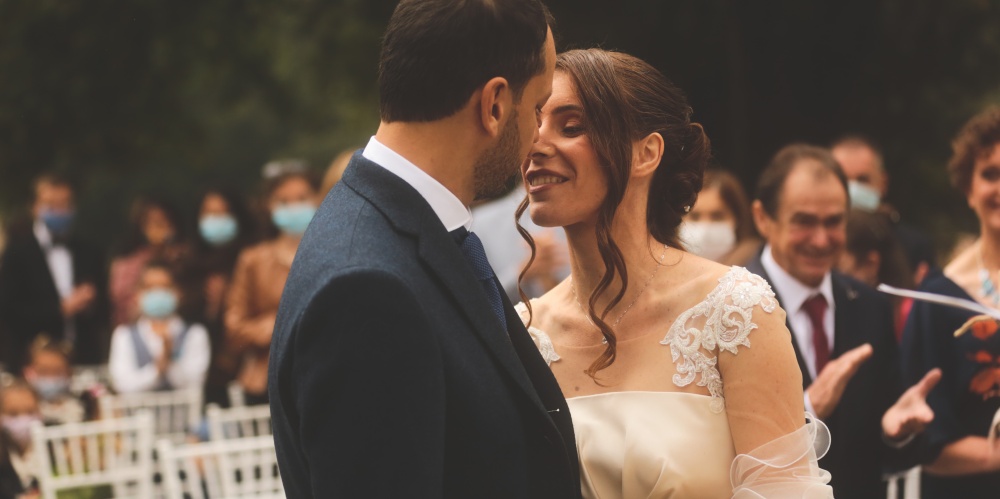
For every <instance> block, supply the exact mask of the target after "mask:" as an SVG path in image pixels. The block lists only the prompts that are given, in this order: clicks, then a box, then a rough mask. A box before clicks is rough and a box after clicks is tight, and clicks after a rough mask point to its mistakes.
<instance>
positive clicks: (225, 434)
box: [205, 404, 271, 440]
mask: <svg viewBox="0 0 1000 499" xmlns="http://www.w3.org/2000/svg"><path fill="white" fill-rule="evenodd" d="M205 417H206V419H208V438H209V440H222V439H228V438H244V437H259V436H262V435H271V407H270V406H267V405H253V406H244V407H230V408H228V409H222V408H220V407H219V406H218V405H215V404H209V406H208V408H207V409H206V411H205Z"/></svg>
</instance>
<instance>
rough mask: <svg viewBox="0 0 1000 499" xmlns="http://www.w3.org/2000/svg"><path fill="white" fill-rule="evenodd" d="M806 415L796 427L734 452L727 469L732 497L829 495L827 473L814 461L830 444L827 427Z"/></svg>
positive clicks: (752, 498) (769, 497)
mask: <svg viewBox="0 0 1000 499" xmlns="http://www.w3.org/2000/svg"><path fill="white" fill-rule="evenodd" d="M806 418H807V422H806V424H805V425H804V426H802V427H801V428H799V429H798V430H796V431H794V432H792V433H789V434H787V435H784V436H782V437H778V438H776V439H774V440H772V441H770V442H767V443H766V444H764V445H761V446H760V447H757V448H756V449H754V450H752V451H750V452H748V453H746V454H739V455H737V456H736V459H734V460H733V464H732V467H731V468H730V472H729V477H730V481H731V482H732V485H733V498H734V499H755V498H768V499H785V498H789V499H790V498H808V499H812V498H832V497H833V489H832V488H830V486H829V485H828V483H829V482H830V473H829V472H828V471H825V470H823V469H821V468H820V467H819V464H818V461H819V459H820V458H822V457H823V456H824V455H825V454H826V451H827V450H829V448H830V431H829V430H828V429H827V427H826V425H825V424H823V422H822V421H820V420H818V419H813V418H812V417H810V416H809V414H808V413H806Z"/></svg>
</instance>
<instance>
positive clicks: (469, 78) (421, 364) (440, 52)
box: [269, 0, 580, 498]
mask: <svg viewBox="0 0 1000 499" xmlns="http://www.w3.org/2000/svg"><path fill="white" fill-rule="evenodd" d="M554 67H555V47H554V45H553V41H552V34H551V31H550V30H549V29H548V23H547V12H546V10H545V7H544V6H543V5H542V4H541V3H540V2H539V1H538V0H465V1H457V0H402V1H401V2H400V3H399V5H398V6H397V7H396V10H395V12H394V13H393V15H392V18H391V19H390V21H389V25H388V28H387V31H386V33H385V37H384V39H383V46H382V54H381V60H380V61H379V97H380V104H381V118H382V121H381V124H380V126H379V128H378V131H377V133H376V134H375V136H374V137H373V138H372V139H371V141H370V142H369V143H368V145H367V147H366V148H365V149H364V151H363V152H359V153H358V154H356V155H355V156H354V158H353V159H352V160H351V163H350V165H349V166H348V168H347V171H346V172H345V173H344V176H343V180H342V181H341V182H340V183H339V184H338V185H337V186H336V187H335V188H334V189H333V190H332V191H331V192H330V194H329V195H328V196H327V198H326V200H325V201H324V202H323V205H322V206H321V207H320V209H319V212H318V213H317V214H316V216H315V218H314V219H313V222H312V224H311V225H310V227H309V230H308V231H307V232H306V234H305V236H304V237H303V239H302V243H301V245H300V246H299V250H298V255H297V256H296V259H295V263H294V265H293V266H292V270H291V273H290V275H289V277H288V282H287V285H286V286H285V291H284V295H283V297H282V300H281V308H280V310H279V312H278V317H277V321H276V324H275V329H274V337H273V340H272V345H271V364H270V373H269V390H270V397H271V411H272V418H273V425H274V439H275V444H276V446H277V452H278V462H279V466H280V469H281V475H282V480H283V483H284V486H285V490H286V493H287V494H288V497H291V498H306V497H309V498H311V497H324V498H326V497H347V498H355V497H364V498H381V497H385V498H398V497H406V498H423V497H427V498H431V497H455V498H472V497H475V498H493V497H495V498H530V497H537V498H564V497H565V498H575V497H579V495H580V492H579V478H578V476H579V475H578V473H579V472H578V464H577V455H576V447H575V443H574V435H573V428H572V423H571V420H570V417H569V411H568V409H567V406H566V401H565V400H564V399H563V396H562V393H561V391H560V389H559V386H558V385H557V384H556V381H555V379H554V378H553V377H552V375H551V373H550V372H549V370H548V367H547V366H546V364H545V362H544V361H543V360H542V358H541V356H540V355H539V354H538V351H537V350H536V348H535V346H534V344H533V343H532V340H531V338H530V336H528V333H527V331H526V330H525V328H524V327H523V326H522V325H521V321H520V319H519V318H518V316H517V314H516V313H515V312H514V311H513V308H512V307H511V304H510V302H509V301H508V300H507V298H506V297H505V295H504V293H503V292H502V291H503V290H502V288H499V286H498V284H497V281H496V278H495V277H494V276H493V272H492V269H490V267H489V263H488V262H487V261H486V258H485V255H484V254H483V249H482V246H481V244H479V239H478V237H477V236H476V235H475V234H472V233H469V232H468V231H467V229H468V227H469V226H470V225H471V217H470V214H469V209H468V206H469V204H471V203H472V202H473V200H475V199H480V198H488V197H491V196H496V195H499V194H501V193H502V192H503V189H504V186H505V185H508V184H507V182H508V180H509V179H510V177H511V176H513V175H515V174H516V173H517V169H518V166H519V164H520V163H521V161H522V160H523V158H526V157H527V154H528V150H529V148H530V146H531V144H532V143H533V141H534V138H535V136H536V133H537V123H536V113H537V111H538V109H540V108H541V107H542V105H543V104H544V103H545V101H546V100H547V99H548V96H549V94H550V93H551V91H552V75H553V72H554ZM512 217H513V215H512ZM511 221H513V218H512V219H511ZM511 244H516V242H515V241H511Z"/></svg>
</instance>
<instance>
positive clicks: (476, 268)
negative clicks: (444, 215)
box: [451, 227, 507, 331]
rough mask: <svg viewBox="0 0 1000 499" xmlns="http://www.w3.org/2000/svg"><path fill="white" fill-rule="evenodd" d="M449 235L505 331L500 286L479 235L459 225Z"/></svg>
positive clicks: (505, 321) (505, 325)
mask: <svg viewBox="0 0 1000 499" xmlns="http://www.w3.org/2000/svg"><path fill="white" fill-rule="evenodd" d="M451 235H452V237H454V238H455V242H456V243H458V245H459V247H460V248H461V250H462V256H464V257H465V260H466V261H467V262H469V266H470V267H472V273H473V274H475V276H476V279H479V283H480V284H482V286H483V291H485V292H486V298H487V301H489V302H490V308H492V309H493V313H494V314H496V316H497V319H500V324H501V325H503V329H504V331H506V330H507V318H506V316H505V314H504V311H503V299H502V298H501V297H500V287H499V286H497V281H496V278H495V277H494V274H493V267H491V266H490V261H489V260H488V259H487V258H486V250H485V249H483V242H482V241H480V240H479V236H477V235H476V234H475V233H474V232H469V231H468V230H466V229H465V227H459V228H458V229H455V230H453V231H451Z"/></svg>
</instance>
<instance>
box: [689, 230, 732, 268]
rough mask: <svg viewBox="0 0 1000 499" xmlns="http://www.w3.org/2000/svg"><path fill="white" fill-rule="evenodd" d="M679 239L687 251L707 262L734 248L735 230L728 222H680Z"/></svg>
mask: <svg viewBox="0 0 1000 499" xmlns="http://www.w3.org/2000/svg"><path fill="white" fill-rule="evenodd" d="M680 238H681V243H683V244H684V247H686V248H687V250H688V251H690V252H691V253H694V254H696V255H698V256H700V257H702V258H708V259H709V260H718V259H720V258H722V257H723V256H726V255H727V254H728V253H729V252H730V251H732V250H733V248H734V247H736V229H735V228H734V227H733V226H732V224H730V223H729V222H682V223H681V230H680Z"/></svg>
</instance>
